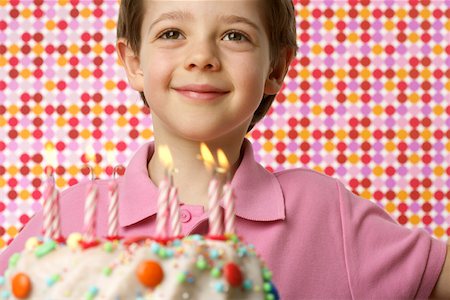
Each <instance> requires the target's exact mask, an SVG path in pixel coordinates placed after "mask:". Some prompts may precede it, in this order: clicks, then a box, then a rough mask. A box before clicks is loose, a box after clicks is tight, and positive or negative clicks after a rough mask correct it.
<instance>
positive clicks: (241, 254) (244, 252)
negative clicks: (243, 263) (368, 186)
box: [238, 247, 248, 257]
mask: <svg viewBox="0 0 450 300" xmlns="http://www.w3.org/2000/svg"><path fill="white" fill-rule="evenodd" d="M247 254H248V251H247V248H245V247H240V248H238V256H239V257H244V256H247Z"/></svg>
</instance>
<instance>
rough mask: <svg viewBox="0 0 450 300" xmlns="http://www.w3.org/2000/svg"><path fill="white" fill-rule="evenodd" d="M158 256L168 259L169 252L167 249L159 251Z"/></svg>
mask: <svg viewBox="0 0 450 300" xmlns="http://www.w3.org/2000/svg"><path fill="white" fill-rule="evenodd" d="M158 256H159V257H161V258H167V251H166V249H165V248H160V249H159V250H158Z"/></svg>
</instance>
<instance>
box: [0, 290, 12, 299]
mask: <svg viewBox="0 0 450 300" xmlns="http://www.w3.org/2000/svg"><path fill="white" fill-rule="evenodd" d="M10 296H11V293H10V292H9V291H2V299H8V298H9V297H10Z"/></svg>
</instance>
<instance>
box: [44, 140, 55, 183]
mask: <svg viewBox="0 0 450 300" xmlns="http://www.w3.org/2000/svg"><path fill="white" fill-rule="evenodd" d="M44 155H45V159H46V161H47V167H46V168H45V173H46V175H47V176H51V175H52V174H53V168H55V166H56V165H57V160H58V159H57V153H56V150H55V146H53V144H52V143H50V142H48V143H47V144H46V145H45V151H44Z"/></svg>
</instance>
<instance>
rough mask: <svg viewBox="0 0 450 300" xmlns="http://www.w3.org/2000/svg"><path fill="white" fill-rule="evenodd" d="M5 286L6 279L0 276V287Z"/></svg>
mask: <svg viewBox="0 0 450 300" xmlns="http://www.w3.org/2000/svg"><path fill="white" fill-rule="evenodd" d="M4 284H5V277H4V276H0V285H4Z"/></svg>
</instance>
